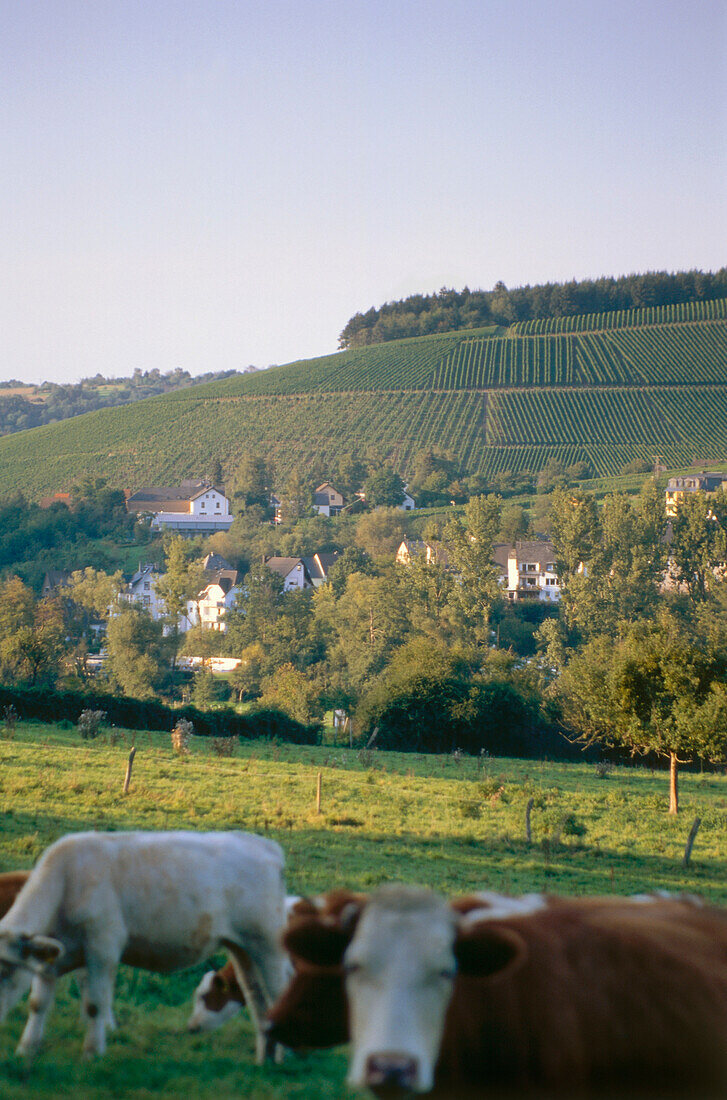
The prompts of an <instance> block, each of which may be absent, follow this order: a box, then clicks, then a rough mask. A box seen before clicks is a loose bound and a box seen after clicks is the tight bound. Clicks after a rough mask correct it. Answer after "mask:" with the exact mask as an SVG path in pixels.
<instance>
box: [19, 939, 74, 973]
mask: <svg viewBox="0 0 727 1100" xmlns="http://www.w3.org/2000/svg"><path fill="white" fill-rule="evenodd" d="M18 948H19V951H20V957H21V958H23V959H26V960H27V961H28V963H31V964H32V963H36V964H38V966H40V967H44V966H52V965H53V963H54V962H57V960H58V959H60V957H61V955H62V954H63V952H64V947H63V944H62V943H60V942H59V941H58V940H54V939H51V937H50V936H23V938H22V939H21V940H20V943H19V944H18Z"/></svg>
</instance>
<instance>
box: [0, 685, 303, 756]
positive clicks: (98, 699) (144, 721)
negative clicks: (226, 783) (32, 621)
mask: <svg viewBox="0 0 727 1100" xmlns="http://www.w3.org/2000/svg"><path fill="white" fill-rule="evenodd" d="M11 705H12V706H14V707H15V709H16V711H17V712H18V715H19V716H20V717H21V718H35V719H38V720H40V721H42V722H60V721H62V720H63V719H66V720H68V721H71V722H74V723H76V722H78V717H79V715H80V713H81V711H83V710H102V711H105V713H106V718H107V721H108V722H109V723H110V724H112V725H114V726H123V727H125V728H126V729H135V730H162V731H166V732H169V731H171V730H172V729H173V727H174V726H175V725H176V723H177V722H178V721H179V719H180V718H186V719H188V720H189V721H190V722H191V723H192V724H193V726H194V732H195V733H196V734H198V735H200V736H202V737H242V738H245V739H246V740H254V739H256V738H259V737H278V738H280V740H282V741H290V742H292V743H293V744H295V745H315V744H317V743H318V742H319V741H320V732H321V728H320V726H319V725H318V724H315V723H314V724H313V725H309V726H305V725H303V724H302V723H301V722H298V721H296V719H295V718H290V717H289V716H288V715H287V714H284V713H283V712H282V711H279V710H273V709H262V708H260V709H258V710H252V711H250V712H249V713H247V714H238V713H237V711H235V710H232V708H230V707H225V708H224V709H221V710H213V711H203V710H197V708H196V707H192V706H186V707H179V708H172V707H167V706H165V705H164V704H163V703H158V702H156V701H155V700H149V699H126V698H123V697H122V698H119V697H118V696H116V695H105V694H101V693H96V692H89V693H88V694H87V693H85V692H80V691H62V692H61V691H46V690H37V689H33V688H10V687H0V711H2V709H3V708H4V707H7V706H11Z"/></svg>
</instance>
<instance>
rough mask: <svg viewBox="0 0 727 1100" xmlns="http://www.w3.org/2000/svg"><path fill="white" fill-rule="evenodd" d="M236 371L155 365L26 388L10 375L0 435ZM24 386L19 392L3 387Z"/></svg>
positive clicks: (1, 404) (2, 397)
mask: <svg viewBox="0 0 727 1100" xmlns="http://www.w3.org/2000/svg"><path fill="white" fill-rule="evenodd" d="M233 374H237V371H234V370H225V371H209V372H208V373H207V374H200V375H197V376H195V377H193V376H192V375H191V374H190V373H189V371H186V370H182V369H181V368H179V367H178V368H177V369H176V370H173V371H167V372H166V373H165V374H162V373H161V371H159V370H157V369H153V370H149V371H141V370H138V369H137V370H135V371H134V373H133V374H132V375H131V376H130V377H128V378H105V377H104V376H103V375H102V374H95V375H94V376H93V377H92V378H82V379H81V381H80V382H78V383H68V384H61V383H56V382H43V383H42V384H41V385H40V386H34V387H32V389H30V391H29V392H27V383H24V382H19V381H18V380H17V379H10V380H8V381H6V382H0V435H9V434H10V433H12V432H20V431H24V430H25V429H26V428H37V427H39V426H40V425H41V424H53V423H54V422H56V421H58V420H67V419H68V418H69V417H71V416H79V415H80V414H81V413H85V412H92V411H93V410H95V409H107V408H111V407H112V406H114V405H129V404H131V403H132V402H133V401H141V400H142V398H144V397H155V396H156V395H157V394H160V393H169V392H171V391H172V390H179V389H184V388H185V387H187V386H193V385H198V384H199V383H201V382H216V381H218V380H220V379H222V378H229V377H230V376H231V375H233ZM18 389H24V390H26V392H23V393H7V394H4V393H3V390H18Z"/></svg>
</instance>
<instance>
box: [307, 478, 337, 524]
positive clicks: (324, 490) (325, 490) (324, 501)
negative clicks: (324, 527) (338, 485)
mask: <svg viewBox="0 0 727 1100" xmlns="http://www.w3.org/2000/svg"><path fill="white" fill-rule="evenodd" d="M343 506H344V499H343V493H339V491H338V489H335V488H334V487H333V485H331V483H330V481H324V482H323V484H322V485H319V486H318V488H317V489H316V491H315V493H314V494H313V509H314V511H316V512H317V513H318V515H319V516H338V515H340V514H341V511H342V509H343Z"/></svg>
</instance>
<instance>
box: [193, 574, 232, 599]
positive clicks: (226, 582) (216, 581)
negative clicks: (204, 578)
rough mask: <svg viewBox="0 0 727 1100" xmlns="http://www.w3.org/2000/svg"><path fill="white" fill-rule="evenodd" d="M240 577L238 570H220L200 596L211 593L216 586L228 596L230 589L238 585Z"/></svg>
mask: <svg viewBox="0 0 727 1100" xmlns="http://www.w3.org/2000/svg"><path fill="white" fill-rule="evenodd" d="M239 576H240V574H239V573H238V571H237V570H236V569H219V570H218V571H217V572H216V574H215V575H214V576H213V577H212V579H211V580H209V581H208V582H207V584H206V585H205V587H204V588H203V589H202V592H201V593H200V595H202V594H203V593H205V592H207V591H209V589H210V588H213V587H214V585H219V587H220V588H221V589H222V591H223V592H224V594H225V595H227V593H228V592H229V591H230V589H231V588H234V587H235V585H236V584H237V579H238V577H239Z"/></svg>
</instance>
